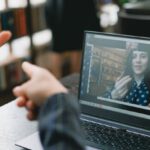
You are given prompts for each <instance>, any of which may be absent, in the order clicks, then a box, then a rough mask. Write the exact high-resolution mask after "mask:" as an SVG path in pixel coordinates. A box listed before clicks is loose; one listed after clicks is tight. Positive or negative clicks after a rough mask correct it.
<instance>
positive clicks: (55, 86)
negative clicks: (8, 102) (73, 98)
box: [13, 62, 68, 120]
mask: <svg viewBox="0 0 150 150" xmlns="http://www.w3.org/2000/svg"><path fill="white" fill-rule="evenodd" d="M22 68H23V70H24V72H25V73H26V74H27V75H28V76H29V78H30V79H29V81H27V82H26V83H24V84H22V85H20V86H17V87H15V88H14V89H13V93H14V95H15V96H17V97H18V99H19V100H18V103H17V104H18V106H20V107H27V109H28V118H29V119H30V120H32V119H34V118H35V116H36V115H35V112H37V111H36V110H37V107H40V106H41V105H42V104H43V103H44V102H45V100H46V99H47V98H48V97H49V96H52V95H54V94H57V93H67V92H68V91H67V89H66V88H65V87H64V86H63V85H62V84H61V83H60V82H59V81H58V80H57V79H56V78H55V77H54V76H53V75H52V74H51V73H50V72H48V71H47V70H46V69H43V68H41V67H38V66H36V65H32V64H30V63H28V62H24V63H23V64H22Z"/></svg>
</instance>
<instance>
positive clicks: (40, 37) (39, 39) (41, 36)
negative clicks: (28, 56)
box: [33, 29, 52, 46]
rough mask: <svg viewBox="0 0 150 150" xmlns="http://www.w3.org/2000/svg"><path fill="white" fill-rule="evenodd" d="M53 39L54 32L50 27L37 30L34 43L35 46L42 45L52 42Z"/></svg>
mask: <svg viewBox="0 0 150 150" xmlns="http://www.w3.org/2000/svg"><path fill="white" fill-rule="evenodd" d="M51 40H52V32H51V30H49V29H47V30H43V31H40V32H37V33H35V34H34V35H33V45H35V46H42V45H45V44H48V43H50V42H51Z"/></svg>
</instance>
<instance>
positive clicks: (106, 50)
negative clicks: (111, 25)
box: [79, 32, 150, 129]
mask: <svg viewBox="0 0 150 150" xmlns="http://www.w3.org/2000/svg"><path fill="white" fill-rule="evenodd" d="M79 100H80V102H81V104H82V105H84V106H88V107H87V108H86V109H85V112H89V111H90V108H94V109H93V110H96V112H93V111H92V112H93V113H96V115H98V116H100V117H103V118H105V117H106V118H109V119H111V120H116V121H121V122H124V121H125V120H124V119H125V118H126V121H125V122H126V123H128V124H130V123H131V120H129V119H128V118H130V116H131V118H130V119H132V118H133V119H134V120H135V122H134V120H133V122H132V123H131V124H132V125H134V123H135V124H137V123H138V124H139V126H140V127H141V126H142V127H143V126H144V127H145V128H147V129H149V128H150V127H149V126H148V125H147V127H146V125H144V123H145V122H144V121H146V123H149V122H150V39H147V38H138V37H131V36H122V35H114V34H105V33H97V32H85V41H84V53H83V62H82V71H81V80H80V90H79ZM105 112H106V114H108V113H107V112H111V113H110V114H112V115H111V116H107V115H106V114H105ZM103 113H104V114H103ZM116 114H120V115H118V117H117V115H116ZM94 115H95V114H94ZM115 116H116V117H115ZM122 116H124V118H123V119H122ZM125 116H126V117H125ZM141 120H144V121H142V123H143V125H140V124H142V123H141ZM137 126H138V125H137Z"/></svg>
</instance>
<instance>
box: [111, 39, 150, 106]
mask: <svg viewBox="0 0 150 150" xmlns="http://www.w3.org/2000/svg"><path fill="white" fill-rule="evenodd" d="M126 47H127V50H128V51H129V55H128V59H127V64H126V69H125V71H124V73H123V74H122V75H121V76H120V77H119V78H118V79H117V81H116V82H115V85H114V87H113V89H112V91H111V93H110V95H109V98H112V99H116V100H122V101H124V102H129V103H132V104H138V105H142V106H148V105H149V103H150V53H149V51H146V50H143V49H139V48H138V47H139V46H138V44H137V43H133V42H132V43H131V42H127V44H126Z"/></svg>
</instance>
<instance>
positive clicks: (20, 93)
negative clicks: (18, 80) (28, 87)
mask: <svg viewBox="0 0 150 150" xmlns="http://www.w3.org/2000/svg"><path fill="white" fill-rule="evenodd" d="M13 93H14V95H15V96H16V97H25V98H27V96H26V93H25V91H24V90H23V86H17V87H15V88H14V89H13Z"/></svg>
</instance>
